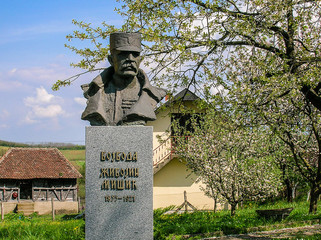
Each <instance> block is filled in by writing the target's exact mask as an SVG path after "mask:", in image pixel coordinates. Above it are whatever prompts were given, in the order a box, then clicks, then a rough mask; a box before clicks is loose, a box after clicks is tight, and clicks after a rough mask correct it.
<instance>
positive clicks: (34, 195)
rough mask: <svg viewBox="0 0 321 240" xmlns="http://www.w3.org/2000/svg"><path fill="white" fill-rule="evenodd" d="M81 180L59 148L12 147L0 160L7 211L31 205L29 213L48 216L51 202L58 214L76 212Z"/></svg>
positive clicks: (1, 190) (0, 194) (1, 195)
mask: <svg viewBox="0 0 321 240" xmlns="http://www.w3.org/2000/svg"><path fill="white" fill-rule="evenodd" d="M80 177H82V176H81V174H80V173H79V172H78V171H77V169H76V168H75V167H74V166H73V165H72V164H71V163H70V162H69V161H68V160H67V159H66V158H65V157H64V156H63V155H62V153H61V152H60V151H59V150H58V149H56V148H11V149H10V150H8V151H7V153H6V154H5V155H4V156H3V157H2V158H1V159H0V200H1V201H2V202H4V203H5V205H4V206H5V212H10V211H13V210H14V209H16V210H18V211H23V210H21V209H22V208H23V206H26V205H28V206H29V207H28V208H29V210H28V211H33V212H38V213H39V214H46V213H49V212H50V211H51V200H52V199H53V200H54V201H55V209H56V210H57V211H61V212H76V211H78V203H77V179H78V178H80ZM26 203H29V204H26ZM30 206H32V207H31V209H30ZM19 208H20V209H19Z"/></svg>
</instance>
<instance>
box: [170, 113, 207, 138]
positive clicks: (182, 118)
mask: <svg viewBox="0 0 321 240" xmlns="http://www.w3.org/2000/svg"><path fill="white" fill-rule="evenodd" d="M192 117H193V118H196V122H197V125H199V123H200V121H201V117H202V113H193V114H192V113H172V115H171V122H172V123H173V122H177V123H178V126H179V127H181V128H182V129H181V131H179V132H175V131H174V129H173V126H172V127H171V135H172V136H182V135H183V131H184V130H185V131H189V132H194V129H193V128H194V127H193V126H192V124H191V118H192Z"/></svg>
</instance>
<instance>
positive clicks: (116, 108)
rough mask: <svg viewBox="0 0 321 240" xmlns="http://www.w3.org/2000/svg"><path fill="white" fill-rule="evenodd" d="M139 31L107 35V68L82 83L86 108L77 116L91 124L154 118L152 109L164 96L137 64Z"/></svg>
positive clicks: (142, 122)
mask: <svg viewBox="0 0 321 240" xmlns="http://www.w3.org/2000/svg"><path fill="white" fill-rule="evenodd" d="M140 52H141V35H140V33H123V32H115V33H112V34H110V53H111V54H110V55H109V56H108V61H109V63H110V65H111V66H110V67H109V68H107V69H105V70H104V71H103V72H102V73H101V74H99V75H98V76H97V77H96V78H94V79H93V80H92V82H91V83H90V84H84V85H82V86H81V87H82V89H83V91H84V97H85V98H87V107H86V108H85V111H84V112H83V113H82V116H81V119H83V120H88V121H89V122H90V125H92V126H120V125H145V124H146V121H153V120H155V119H156V115H155V113H154V108H155V106H156V104H157V103H158V102H159V101H160V100H161V99H162V98H163V97H164V96H165V95H166V92H165V90H164V89H162V88H157V87H154V86H151V84H150V82H149V80H148V78H147V76H146V74H145V73H144V72H143V70H141V69H140V68H139V65H140V63H141V56H140Z"/></svg>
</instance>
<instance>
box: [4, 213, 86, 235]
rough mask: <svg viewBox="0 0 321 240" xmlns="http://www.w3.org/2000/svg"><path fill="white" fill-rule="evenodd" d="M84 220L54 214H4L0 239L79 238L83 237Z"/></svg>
mask: <svg viewBox="0 0 321 240" xmlns="http://www.w3.org/2000/svg"><path fill="white" fill-rule="evenodd" d="M84 229H85V221H84V220H82V219H81V220H75V219H68V218H66V217H64V216H62V215H61V216H56V220H55V221H52V220H51V216H48V215H46V216H37V215H35V214H34V215H32V216H30V217H25V216H23V215H19V214H8V215H5V220H4V221H3V222H0V239H1V240H20V239H21V240H45V239H46V240H47V239H48V240H50V239H52V240H78V239H79V240H80V239H85V230H84Z"/></svg>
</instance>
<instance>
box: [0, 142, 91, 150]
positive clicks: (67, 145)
mask: <svg viewBox="0 0 321 240" xmlns="http://www.w3.org/2000/svg"><path fill="white" fill-rule="evenodd" d="M0 146H3V147H9V148H10V147H35V148H40V147H55V148H58V149H70V150H75V149H85V146H84V145H76V144H72V143H54V142H49V143H41V144H26V143H17V142H9V141H3V140H0Z"/></svg>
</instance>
